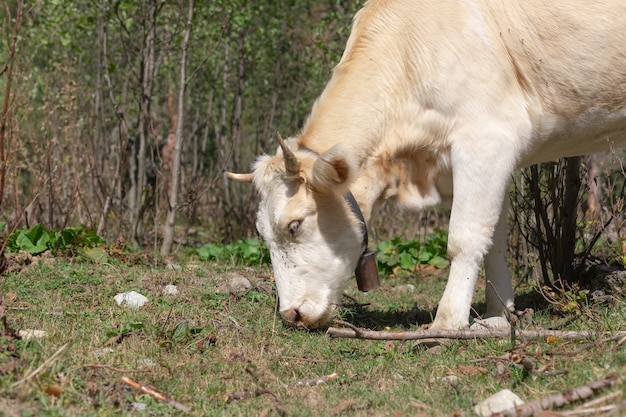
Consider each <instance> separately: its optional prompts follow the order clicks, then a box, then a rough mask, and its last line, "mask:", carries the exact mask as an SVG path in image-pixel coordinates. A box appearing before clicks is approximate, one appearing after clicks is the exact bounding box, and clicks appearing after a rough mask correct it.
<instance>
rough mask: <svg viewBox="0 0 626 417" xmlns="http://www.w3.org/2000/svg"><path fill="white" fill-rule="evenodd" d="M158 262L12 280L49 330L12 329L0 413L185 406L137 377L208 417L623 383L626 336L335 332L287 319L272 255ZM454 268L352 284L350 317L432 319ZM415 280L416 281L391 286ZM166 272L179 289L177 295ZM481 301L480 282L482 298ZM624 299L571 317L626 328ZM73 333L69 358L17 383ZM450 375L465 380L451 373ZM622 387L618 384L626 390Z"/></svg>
mask: <svg viewBox="0 0 626 417" xmlns="http://www.w3.org/2000/svg"><path fill="white" fill-rule="evenodd" d="M146 259H148V260H147V264H146V263H141V262H139V263H138V264H135V263H134V262H128V263H121V262H119V261H117V260H111V261H110V262H108V263H100V264H99V263H94V262H89V261H77V260H72V259H65V258H59V259H47V260H45V262H44V261H42V262H39V263H37V264H34V265H31V266H27V267H25V268H24V269H21V270H19V271H15V272H12V273H10V274H8V275H6V276H4V277H3V278H2V281H1V287H0V289H1V293H2V296H3V303H4V305H5V306H6V307H7V308H8V309H7V310H6V313H5V314H6V321H7V324H8V326H9V328H12V329H17V330H19V329H38V330H44V331H45V332H47V336H46V337H44V338H42V339H31V340H15V339H13V338H11V337H10V334H8V333H7V329H4V331H3V332H2V336H1V337H0V377H1V378H0V415H2V414H3V413H4V415H7V416H13V415H16V416H34V415H37V416H66V415H73V416H120V415H146V416H148V415H150V416H169V415H183V414H184V413H183V412H182V411H179V410H177V409H176V408H174V407H172V406H171V405H170V404H167V403H164V402H158V401H157V400H155V399H154V398H153V397H151V396H149V395H146V394H142V393H141V392H139V391H137V390H135V389H132V388H130V387H129V386H128V385H126V384H125V383H124V382H122V377H124V376H126V377H130V378H132V379H134V380H136V381H138V382H140V383H142V384H148V385H151V386H153V387H154V388H156V389H157V390H159V391H161V392H163V393H166V394H168V395H171V397H172V398H173V399H175V400H176V401H178V402H179V403H182V404H184V405H185V406H188V407H190V408H191V412H190V413H189V414H190V415H195V416H206V415H211V416H213V415H216V416H221V415H223V416H255V415H256V416H259V415H280V414H281V413H282V414H285V413H289V414H291V415H293V416H332V415H350V416H368V417H371V416H395V415H398V416H416V415H426V416H450V415H458V416H469V415H473V414H472V411H471V410H472V406H473V404H474V403H476V402H478V401H480V400H482V399H484V398H485V397H487V396H489V395H491V394H494V393H496V392H497V391H499V390H502V389H504V388H509V389H511V390H513V391H514V392H516V393H517V394H518V395H519V396H520V397H522V398H523V399H525V400H527V401H530V400H533V399H535V398H538V397H541V396H544V395H547V394H553V393H559V392H562V391H565V390H567V389H571V388H574V387H577V386H580V385H583V384H585V383H586V382H589V381H593V380H597V379H601V378H603V377H605V376H606V375H608V374H612V373H617V374H618V375H620V376H621V379H620V381H622V380H623V379H624V378H623V376H624V374H625V373H626V347H625V344H618V343H617V342H610V343H604V344H601V343H598V344H593V345H589V346H586V347H585V344H586V343H588V342H589V341H580V342H565V341H562V340H549V341H546V340H534V341H529V342H528V343H527V344H524V345H520V346H517V348H516V350H515V351H513V352H511V351H510V348H511V346H510V344H509V342H508V341H506V340H484V341H471V342H468V341H464V342H450V343H447V344H444V345H442V346H440V347H438V348H436V349H428V348H425V347H421V345H416V344H415V343H413V342H404V343H400V342H384V341H382V342H381V341H368V340H353V339H330V338H329V337H328V336H327V335H326V334H325V333H324V332H321V331H305V330H301V329H292V328H287V327H285V326H283V324H282V323H281V322H280V320H278V319H277V315H276V313H275V309H276V299H275V295H274V285H273V283H272V282H271V281H270V279H269V276H270V275H271V272H270V271H269V270H268V269H267V268H266V267H264V268H243V267H234V266H232V265H228V266H225V265H223V264H216V263H208V262H199V261H197V260H194V259H193V258H192V257H190V258H186V259H181V260H180V262H181V264H182V268H181V270H178V271H176V270H168V269H166V268H165V265H161V264H160V263H159V262H158V261H155V260H154V259H151V258H146ZM231 273H237V274H240V275H243V276H245V277H246V278H248V279H249V281H250V282H251V284H252V288H251V289H249V290H247V291H244V292H241V293H234V294H233V293H230V292H228V291H225V290H224V288H225V283H226V282H227V281H228V277H229V274H231ZM446 274H447V271H445V270H437V269H434V268H432V267H427V268H425V269H423V270H422V271H421V272H420V273H419V274H417V275H420V276H421V277H420V279H416V278H415V275H416V273H412V274H410V273H407V272H404V271H400V272H399V273H398V275H397V276H393V277H384V278H383V288H381V289H380V290H377V291H375V292H372V293H369V294H359V293H358V291H357V290H356V286H355V285H353V286H351V287H350V288H349V289H348V292H349V294H350V295H352V296H354V297H356V299H357V300H358V302H359V303H369V305H367V306H359V305H355V303H354V301H352V300H349V299H346V306H345V307H344V308H343V309H342V312H341V315H342V318H344V319H345V320H348V321H350V322H352V323H355V324H357V325H361V326H367V327H369V328H386V327H389V328H392V329H411V328H416V327H417V324H416V323H415V319H417V320H418V322H419V323H425V322H428V321H429V320H430V318H431V314H432V312H433V311H434V308H435V307H436V303H437V301H438V298H439V297H440V295H441V293H442V291H443V286H444V284H445V276H446ZM407 283H412V284H414V285H415V286H416V287H417V290H416V291H415V292H400V291H394V290H393V288H394V287H397V286H400V285H403V284H407ZM167 284H175V285H177V288H178V289H179V291H180V293H179V294H178V295H176V296H170V295H165V294H164V293H163V288H164V286H165V285H167ZM220 289H221V290H220ZM131 290H135V291H137V292H140V293H142V294H144V295H146V296H147V297H148V298H149V299H150V303H149V304H148V305H146V306H144V307H141V308H139V309H128V308H125V307H119V306H117V305H116V304H115V302H114V300H113V297H114V295H115V294H117V293H119V292H125V291H131ZM517 292H518V294H519V295H520V297H519V300H520V302H521V303H522V304H523V305H519V306H518V307H533V308H534V309H535V311H536V313H535V315H534V317H533V318H534V321H536V322H538V323H540V324H541V325H543V326H546V327H547V326H549V325H550V324H553V323H554V322H555V321H556V320H557V319H558V320H562V319H563V315H562V314H560V313H559V314H556V313H554V309H552V308H549V307H550V306H549V305H547V304H546V303H544V302H542V301H541V298H540V297H538V295H537V293H536V292H535V291H533V290H532V289H531V288H529V287H528V286H522V287H521V288H518V290H517ZM481 297H482V296H481V291H477V295H476V297H475V301H477V302H478V303H477V309H479V310H480V308H481V305H482V304H481V301H482V299H481ZM416 305H417V309H416V308H415V306H416ZM625 306H626V304H625V301H624V299H623V298H617V299H613V301H612V302H610V303H608V304H600V305H594V306H591V305H587V304H586V303H584V301H583V302H582V303H581V304H580V306H579V309H578V310H576V309H574V311H575V312H574V313H572V314H573V315H570V316H568V317H569V318H571V321H569V323H568V325H567V328H568V329H589V328H591V329H598V330H605V331H608V332H613V331H617V330H625V329H626V308H625ZM0 330H1V329H0ZM548 342H550V343H548ZM66 343H69V346H68V347H67V349H65V350H64V351H63V352H61V353H60V354H59V356H58V357H57V358H56V360H54V361H52V362H50V363H48V364H47V365H46V366H45V367H44V368H43V369H42V370H41V371H40V372H38V373H37V374H36V375H35V376H33V377H32V378H31V379H29V380H27V381H25V382H22V383H20V384H19V385H17V386H13V384H15V383H16V382H18V381H21V380H23V379H24V377H26V376H27V375H29V374H31V373H32V372H33V371H34V370H35V369H36V368H38V367H39V366H41V365H42V364H44V363H45V362H46V360H48V359H49V358H51V357H52V356H53V355H54V354H55V352H57V351H58V350H59V348H60V347H61V346H63V345H64V344H66ZM581 347H585V348H584V349H582V350H580V351H579V352H578V353H576V349H579V348H581ZM512 353H517V354H518V355H523V356H526V357H529V358H531V360H532V361H533V363H534V365H535V369H541V370H542V371H543V373H542V374H540V375H525V374H524V372H523V370H522V368H521V366H519V365H517V364H515V363H514V361H513V360H511V358H513V357H514V356H512ZM499 362H500V363H501V365H498V363H499ZM498 369H499V370H498ZM554 371H567V372H566V373H565V374H553V372H554ZM333 373H336V374H337V378H336V379H335V380H332V381H330V382H327V383H322V384H319V385H315V386H298V385H297V383H298V382H302V381H304V380H308V379H312V378H316V377H320V376H324V375H330V374H333ZM451 375H453V376H455V377H456V379H445V377H448V376H451ZM624 387H625V386H624V384H623V382H620V385H619V386H618V387H617V388H616V389H617V390H623V389H624ZM257 389H262V390H266V391H265V392H266V393H264V394H261V395H258V396H250V397H247V398H243V399H239V400H233V401H230V402H227V401H225V398H226V397H227V396H228V395H229V394H233V393H236V392H240V391H247V392H250V393H252V392H254V391H255V390H257ZM621 400H623V398H621V399H618V400H613V401H614V402H617V401H621ZM133 403H141V404H143V405H144V406H145V407H146V409H145V411H137V410H136V409H135V408H134V406H133Z"/></svg>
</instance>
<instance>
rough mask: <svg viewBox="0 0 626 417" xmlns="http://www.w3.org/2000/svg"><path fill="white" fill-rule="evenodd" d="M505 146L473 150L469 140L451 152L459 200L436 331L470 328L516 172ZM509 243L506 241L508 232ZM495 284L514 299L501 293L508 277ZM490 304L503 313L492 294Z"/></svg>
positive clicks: (498, 142)
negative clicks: (478, 287)
mask: <svg viewBox="0 0 626 417" xmlns="http://www.w3.org/2000/svg"><path fill="white" fill-rule="evenodd" d="M504 143H505V141H503V140H502V138H500V139H498V140H493V141H487V142H483V143H482V145H485V146H483V147H481V146H480V145H481V143H474V145H472V144H471V143H469V142H467V141H466V142H464V143H462V144H460V145H457V146H454V145H453V147H452V149H451V161H452V174H453V184H454V190H453V192H454V196H453V202H452V213H451V215H450V228H449V234H448V256H449V257H450V261H451V264H450V275H449V278H448V283H447V284H446V289H445V291H444V293H443V296H442V298H441V301H440V302H439V306H438V308H437V315H436V317H435V320H434V322H433V324H432V326H431V328H432V329H459V328H466V327H467V326H468V325H469V313H470V307H471V302H472V296H473V294H474V288H475V286H476V281H477V279H478V273H479V271H480V267H481V265H482V261H483V257H484V256H485V255H486V254H487V252H488V250H489V248H490V247H491V244H492V237H493V235H494V230H495V228H496V225H497V224H498V220H499V218H500V212H501V210H502V204H503V201H504V197H505V191H506V186H507V183H508V179H509V176H510V174H511V172H512V171H513V169H514V158H512V157H511V156H510V155H507V150H506V149H505V148H501V147H499V146H498V145H502V144H504ZM464 145H465V146H464ZM468 145H469V146H468ZM490 145H492V146H490ZM503 221H506V220H503ZM500 223H501V224H502V222H500ZM498 233H500V231H499V232H498ZM497 238H498V239H497V240H499V241H500V242H499V243H498V244H501V240H502V238H503V236H502V235H500V234H498V237H497ZM504 239H505V241H506V232H505V234H504ZM505 245H506V244H505ZM497 259H498V257H497V255H494V257H493V258H492V257H491V256H490V258H489V260H490V265H492V266H495V269H494V272H495V273H499V272H501V270H502V269H503V268H502V265H503V261H502V259H501V258H500V259H499V260H497ZM492 260H494V261H496V262H491V261H492ZM505 264H506V261H504V265H505ZM492 279H494V285H495V286H496V288H497V289H498V292H500V291H503V292H504V293H505V294H500V295H501V296H504V297H506V298H509V296H510V294H509V293H508V290H505V289H502V288H503V286H502V285H501V284H502V281H501V280H505V279H508V273H507V274H506V275H505V276H504V277H502V276H498V277H497V278H496V277H495V276H493V277H492ZM496 299H497V297H496ZM489 303H490V304H489V307H490V308H492V309H495V310H494V311H497V310H498V308H501V307H498V306H497V304H495V303H496V301H494V297H493V294H492V296H490V301H489ZM500 311H501V310H500Z"/></svg>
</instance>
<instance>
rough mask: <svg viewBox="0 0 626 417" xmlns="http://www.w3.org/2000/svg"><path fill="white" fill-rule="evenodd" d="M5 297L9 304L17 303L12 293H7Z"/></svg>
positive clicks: (15, 296) (15, 295)
mask: <svg viewBox="0 0 626 417" xmlns="http://www.w3.org/2000/svg"><path fill="white" fill-rule="evenodd" d="M5 295H6V297H7V298H8V299H9V301H10V302H12V303H14V302H16V301H17V294H15V293H14V292H8V293H6V294H5Z"/></svg>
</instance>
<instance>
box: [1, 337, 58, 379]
mask: <svg viewBox="0 0 626 417" xmlns="http://www.w3.org/2000/svg"><path fill="white" fill-rule="evenodd" d="M69 345H70V344H69V343H66V344H64V345H63V346H61V347H60V348H59V350H57V351H56V352H54V354H53V355H52V356H50V357H49V358H48V359H46V361H45V362H44V363H42V364H41V365H40V366H39V367H38V368H37V369H35V370H34V371H33V372H31V373H30V374H28V375H26V376H25V377H24V378H22V379H20V380H19V381H17V382H15V383H13V384H12V385H11V388H15V387H17V386H18V385H20V384H22V383H24V382H26V381H28V380H30V379H32V378H34V377H35V376H36V375H37V374H39V372H41V371H42V370H44V369H45V368H46V367H47V366H48V365H50V364H51V363H52V362H54V361H55V360H56V359H57V358H58V357H59V355H61V353H62V352H63V351H64V350H65V349H67V347H68V346H69Z"/></svg>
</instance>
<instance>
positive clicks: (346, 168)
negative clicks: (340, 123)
mask: <svg viewBox="0 0 626 417" xmlns="http://www.w3.org/2000/svg"><path fill="white" fill-rule="evenodd" d="M279 142H280V148H279V149H278V151H277V154H276V155H275V156H269V155H264V156H261V157H259V159H258V160H257V161H256V163H255V165H254V170H253V173H252V174H232V173H229V177H230V178H232V179H235V180H239V181H252V182H254V185H255V187H256V189H257V191H258V192H259V194H260V197H261V201H260V203H259V210H258V213H257V222H256V226H257V229H258V231H259V233H260V234H261V236H262V237H263V239H264V240H265V241H266V243H267V246H268V247H269V250H270V256H271V259H272V266H273V269H274V278H275V280H276V288H277V291H278V298H279V301H280V314H281V316H282V317H283V319H284V320H285V321H286V322H287V323H289V324H292V325H298V326H306V327H309V328H317V327H320V326H323V325H325V324H327V323H328V322H329V321H330V320H331V319H332V317H333V315H334V313H335V310H336V309H337V305H338V304H339V302H340V300H341V295H342V292H343V291H344V289H345V288H346V286H347V285H348V282H349V280H350V278H351V276H352V274H353V273H354V271H355V268H357V265H358V264H359V262H361V261H362V259H363V258H362V256H363V253H364V246H366V244H365V245H364V240H365V239H366V238H365V237H364V234H366V233H367V232H366V230H365V227H364V221H363V218H362V216H360V212H359V213H356V212H355V207H354V206H355V203H351V202H350V201H349V200H348V199H346V197H345V196H346V194H347V193H349V189H348V187H349V185H350V183H351V181H352V180H353V179H354V177H355V176H356V174H357V170H358V168H357V167H356V165H355V163H354V162H353V161H352V159H351V157H350V155H349V153H347V152H346V151H345V149H344V148H343V147H342V146H341V145H335V146H334V147H332V148H331V149H329V150H328V151H326V152H324V153H322V154H317V153H315V152H313V151H311V150H308V149H306V148H304V149H299V148H298V146H297V143H296V139H295V138H292V139H289V140H287V141H286V142H285V141H283V140H282V139H281V138H280V136H279ZM356 211H358V208H356ZM365 242H366V240H365ZM376 279H377V276H376Z"/></svg>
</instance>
